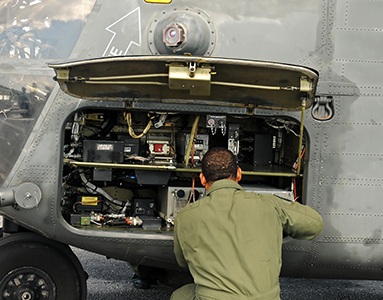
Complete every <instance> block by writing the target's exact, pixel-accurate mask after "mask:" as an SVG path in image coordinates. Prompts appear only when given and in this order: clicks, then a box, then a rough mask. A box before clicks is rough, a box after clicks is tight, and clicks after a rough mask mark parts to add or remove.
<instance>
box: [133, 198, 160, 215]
mask: <svg viewBox="0 0 383 300" xmlns="http://www.w3.org/2000/svg"><path fill="white" fill-rule="evenodd" d="M154 210H155V201H154V199H132V215H133V217H135V216H154Z"/></svg>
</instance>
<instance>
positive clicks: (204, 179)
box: [199, 173, 206, 186]
mask: <svg viewBox="0 0 383 300" xmlns="http://www.w3.org/2000/svg"><path fill="white" fill-rule="evenodd" d="M199 179H201V184H202V185H203V186H206V178H205V176H204V175H203V174H202V173H200V174H199Z"/></svg>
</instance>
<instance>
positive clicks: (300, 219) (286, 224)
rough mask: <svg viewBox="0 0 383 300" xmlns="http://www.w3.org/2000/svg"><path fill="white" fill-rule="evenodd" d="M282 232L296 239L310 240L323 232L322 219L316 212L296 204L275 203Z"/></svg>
mask: <svg viewBox="0 0 383 300" xmlns="http://www.w3.org/2000/svg"><path fill="white" fill-rule="evenodd" d="M277 207H278V211H279V214H280V218H281V222H282V225H283V231H284V232H285V233H286V234H287V235H289V236H291V237H292V238H296V239H307V240H311V239H313V238H315V237H316V236H318V235H319V234H320V233H321V232H322V230H323V219H322V217H321V216H320V214H319V213H318V212H316V211H315V210H314V209H312V208H311V207H309V206H307V205H303V204H300V203H297V202H292V203H291V202H289V203H285V202H284V201H283V200H279V199H278V202H277Z"/></svg>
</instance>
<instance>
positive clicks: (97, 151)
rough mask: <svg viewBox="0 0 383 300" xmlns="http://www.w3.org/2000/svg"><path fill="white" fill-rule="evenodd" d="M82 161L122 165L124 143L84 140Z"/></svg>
mask: <svg viewBox="0 0 383 300" xmlns="http://www.w3.org/2000/svg"><path fill="white" fill-rule="evenodd" d="M83 160H84V161H87V162H103V163H122V162H123V161H124V142H123V141H97V140H95V141H94V140H85V141H84V150H83Z"/></svg>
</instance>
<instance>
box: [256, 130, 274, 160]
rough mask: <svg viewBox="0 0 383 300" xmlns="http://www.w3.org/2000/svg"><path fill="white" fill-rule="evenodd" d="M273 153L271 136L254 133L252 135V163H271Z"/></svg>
mask: <svg viewBox="0 0 383 300" xmlns="http://www.w3.org/2000/svg"><path fill="white" fill-rule="evenodd" d="M273 155H274V151H273V136H272V135H268V134H256V135H255V136H254V160H253V162H254V165H255V166H267V165H271V164H272V161H273Z"/></svg>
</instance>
